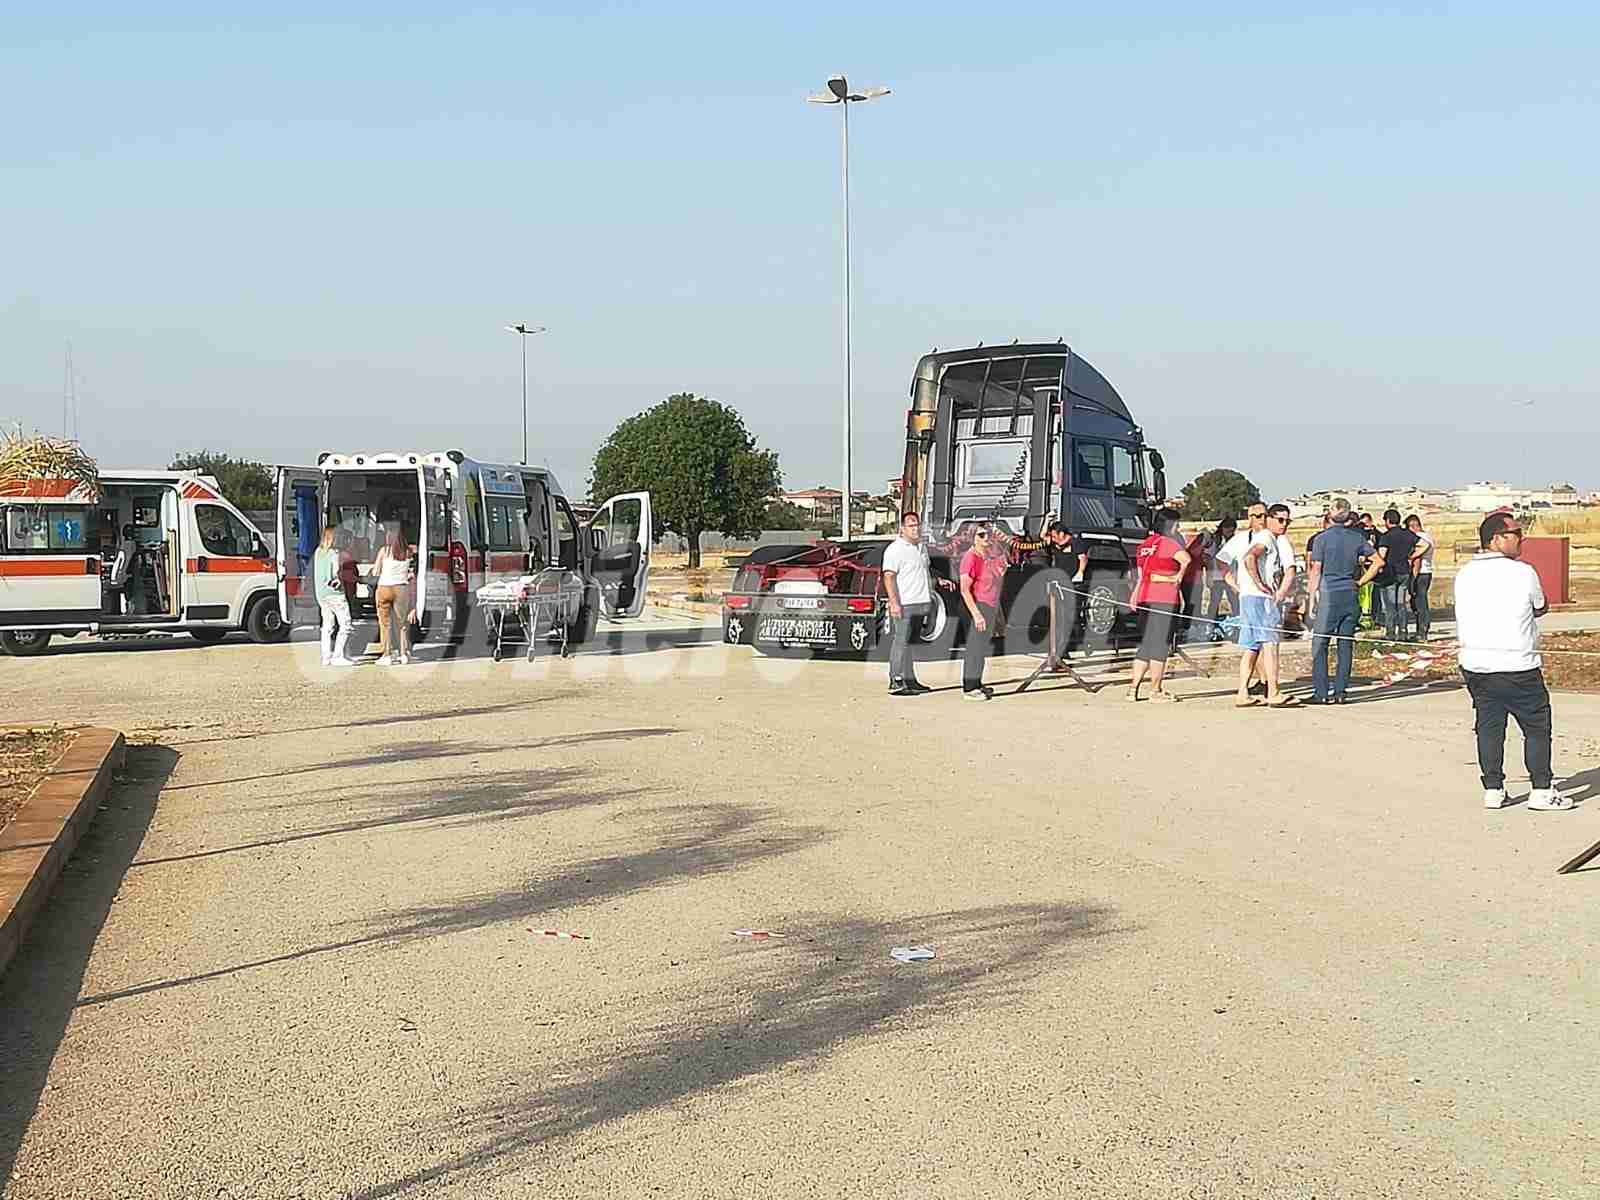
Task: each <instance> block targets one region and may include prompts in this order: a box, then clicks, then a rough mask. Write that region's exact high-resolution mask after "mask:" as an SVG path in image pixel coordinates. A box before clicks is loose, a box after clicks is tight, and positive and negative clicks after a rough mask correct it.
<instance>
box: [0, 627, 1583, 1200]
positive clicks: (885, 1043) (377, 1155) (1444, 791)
mask: <svg viewBox="0 0 1600 1200" xmlns="http://www.w3.org/2000/svg"><path fill="white" fill-rule="evenodd" d="M647 634H648V645H647V637H646V635H647ZM716 637H717V632H716V630H715V628H714V627H705V628H699V627H692V626H683V625H677V624H674V623H673V621H672V620H671V619H665V618H660V617H655V618H652V619H651V620H650V621H649V622H647V623H646V624H645V625H644V626H643V627H642V629H640V630H639V631H636V632H632V633H629V634H627V635H625V636H621V637H618V638H614V639H613V644H612V645H610V646H609V651H610V652H607V648H606V647H602V648H601V649H600V650H599V651H596V652H590V653H585V654H583V655H580V656H578V657H576V658H574V659H572V660H570V661H567V662H551V661H550V660H548V659H546V660H543V661H541V662H539V663H535V664H533V665H528V664H525V663H520V662H519V663H511V662H507V663H503V664H500V665H498V666H496V665H493V664H490V663H487V662H482V661H473V662H469V663H456V664H451V665H444V664H417V665H413V666H412V667H410V668H402V669H385V668H379V667H373V666H369V667H362V668H359V669H356V670H353V671H343V672H327V673H324V672H321V671H319V670H318V669H317V668H316V666H315V655H316V651H315V647H314V646H312V645H310V644H305V643H297V644H294V645H290V646H278V647H259V646H253V645H249V644H245V643H240V644H237V645H236V644H233V643H228V644H224V645H221V646H217V647H212V648H200V647H194V646H189V645H187V644H183V643H178V644H173V645H171V646H159V645H151V646H144V645H140V646H137V647H134V648H129V647H111V648H104V649H95V648H87V647H86V648H84V649H82V650H78V649H74V650H73V652H71V653H67V654H58V655H55V656H51V657H47V658H40V659H31V660H14V659H12V660H0V672H4V676H3V677H4V679H5V684H6V691H7V694H8V697H10V698H12V701H13V703H14V704H15V705H17V706H19V707H20V715H21V716H23V717H25V718H27V719H52V718H53V719H59V720H63V721H88V722H93V723H96V724H108V725H112V726H114V727H117V728H121V729H124V730H125V731H127V732H128V733H129V734H130V736H131V738H132V739H133V740H134V741H135V742H140V743H144V744H142V745H137V746H135V748H134V749H133V751H132V752H131V753H130V756H129V761H128V766H127V768H126V771H125V773H124V775H123V777H122V778H121V780H120V781H119V783H118V786H117V788H116V789H115V791H114V793H113V796H112V798H111V800H110V802H109V803H108V804H107V805H106V807H105V808H104V809H103V810H102V812H101V813H100V815H99V817H98V818H97V820H96V823H95V824H94V825H93V826H92V827H91V829H90V831H89V834H88V836H87V837H86V839H85V841H84V843H83V844H82V847H81V848H80V850H79V852H78V854H77V855H76V856H75V857H74V859H73V862H72V864H71V865H70V867H69V870H68V873H67V876H66V878H65V879H64V881H63V883H62V885H61V888H60V890H59V891H58V892H57V894H56V896H55V898H54V899H53V901H52V903H51V905H50V907H49V909H48V910H47V912H46V914H45V915H44V917H43V918H42V919H41V921H40V922H39V923H38V924H37V925H36V926H35V929H34V933H33V935H32V937H31V939H30V941H29V943H28V944H27V945H26V946H25V947H24V949H23V950H22V952H21V954H20V955H19V956H18V958H17V959H16V961H15V963H14V965H13V966H12V968H11V969H10V971H9V972H8V973H7V975H6V976H5V977H4V979H3V980H0V1063H5V1064H6V1067H5V1070H4V1071H3V1072H0V1179H3V1180H6V1183H5V1187H4V1193H3V1194H4V1195H5V1196H6V1197H8V1198H11V1200H45V1198H49V1200H69V1198H75V1197H85V1198H87V1197H94V1198H96V1200H103V1198H107V1197H140V1198H148V1197H169V1196H171V1197H189V1196H206V1197H218V1196H227V1197H257V1196H270V1197H277V1196H306V1197H319V1198H320V1197H353V1198H362V1200H369V1198H376V1197H385V1196H407V1197H411V1196H416V1197H436V1196H450V1197H523V1196H531V1195H539V1196H563V1197H566V1196H571V1197H580V1196H582V1197H588V1196H612V1195H614V1196H626V1197H634V1196H642V1195H652V1196H673V1197H706V1196H750V1197H756V1196H760V1197H767V1196H785V1197H790V1196H796V1197H811V1196H815V1197H838V1196H853V1195H859V1196H867V1195H871V1196H895V1197H901V1196H903V1197H952V1198H954V1197H971V1196H1006V1197H1011V1196H1052V1197H1054V1196H1063V1195H1071V1196H1075V1197H1108V1198H1109V1197H1119V1198H1120V1197H1127V1196H1145V1195H1148V1196H1173V1197H1178V1196H1182V1197H1218V1198H1221V1197H1228V1198H1233V1197H1273V1198H1275V1200H1283V1198H1302V1197H1303V1198H1311V1197H1317V1198H1327V1197H1341V1198H1343V1197H1367V1196H1372V1197H1378V1196H1384V1197H1388V1196H1402V1195H1403V1196H1405V1197H1408V1198H1413V1197H1441V1198H1443V1197H1449V1198H1450V1200H1459V1198H1460V1197H1463V1196H1472V1197H1475V1198H1481V1197H1512V1196H1515V1197H1524V1196H1526V1197H1535V1196H1539V1197H1543V1196H1549V1197H1564V1198H1565V1197H1574V1196H1577V1195H1580V1194H1585V1193H1587V1192H1588V1191H1589V1190H1590V1189H1592V1187H1593V1184H1594V1179H1595V1178H1596V1174H1597V1172H1600V1151H1597V1150H1596V1146H1597V1145H1600V1139H1597V1137H1596V1129H1595V1121H1594V1118H1593V1117H1591V1116H1590V1115H1589V1112H1588V1108H1589V1107H1590V1105H1591V1103H1592V1101H1593V1098H1594V1052H1595V1038H1594V1032H1593V1030H1594V1026H1593V1018H1594V1013H1595V1006H1596V1002H1597V1001H1600V982H1597V977H1596V970H1595V966H1596V963H1597V962H1600V953H1597V952H1600V925H1597V923H1596V922H1595V920H1594V902H1595V896H1596V893H1595V887H1596V885H1597V882H1600V873H1597V872H1594V871H1587V872H1583V873H1580V874H1577V875H1573V876H1565V877H1558V876H1556V875H1555V873H1554V871H1555V867H1556V866H1557V865H1559V864H1560V863H1561V862H1563V861H1565V860H1566V859H1567V858H1569V857H1571V856H1572V855H1573V854H1575V853H1576V852H1577V851H1578V850H1579V849H1581V848H1582V847H1583V846H1584V845H1587V844H1589V843H1590V842H1593V841H1594V840H1595V839H1596V838H1600V803H1596V802H1593V801H1591V802H1590V803H1588V804H1585V805H1583V806H1582V807H1581V808H1580V809H1579V811H1577V812H1576V813H1571V814H1536V813H1530V812H1527V811H1526V810H1525V809H1523V808H1522V807H1520V806H1517V807H1513V808H1509V809H1507V810H1504V811H1501V812H1485V811H1484V810H1483V809H1482V808H1481V807H1480V806H1479V799H1478V788H1477V780H1476V772H1475V767H1474V764H1473V762H1472V757H1473V756H1472V740H1471V718H1470V712H1469V709H1468V706H1467V702H1466V699H1465V696H1464V694H1463V693H1461V692H1460V691H1459V690H1455V689H1416V688H1407V689H1390V690H1386V691H1381V692H1372V693H1369V695H1368V696H1367V697H1364V698H1363V699H1364V701H1366V702H1362V703H1358V704H1352V705H1350V706H1347V707H1346V708H1343V709H1333V710H1317V711H1316V712H1312V711H1309V710H1305V711H1299V712H1267V711H1263V710H1252V711H1249V712H1239V711H1237V710H1235V709H1233V708H1232V706H1231V705H1230V704H1229V702H1228V699H1227V696H1226V695H1225V694H1224V693H1225V692H1226V690H1227V683H1226V681H1216V680H1204V679H1193V678H1190V679H1183V680H1180V681H1179V682H1178V683H1177V684H1176V689H1177V690H1179V691H1181V692H1183V693H1185V694H1187V695H1189V696H1190V697H1191V698H1190V700H1189V702H1188V703H1185V704H1182V705H1178V706H1171V707H1167V706H1157V705H1154V704H1148V703H1146V704H1141V705H1138V706H1134V705H1130V704H1128V703H1126V702H1125V701H1124V700H1123V699H1122V689H1121V688H1120V687H1116V686H1112V687H1108V688H1106V689H1105V690H1103V691H1101V692H1099V693H1098V694H1096V695H1088V694H1086V693H1084V692H1083V691H1080V690H1077V689H1074V688H1071V687H1067V686H1064V685H1061V684H1058V683H1056V682H1054V681H1051V682H1047V683H1045V684H1043V685H1040V686H1037V687H1035V688H1034V689H1033V690H1031V691H1029V692H1028V693H1026V694H1025V695H1022V696H1016V697H1001V698H1000V699H997V700H996V701H995V702H993V703H990V704H988V705H981V706H980V705H975V704H971V705H969V704H962V703H960V702H959V701H958V699H957V697H956V695H955V693H954V692H953V691H945V692H942V693H938V694H935V695H931V696H926V697H922V698H919V699H915V700H895V699H890V698H888V697H886V696H885V695H884V694H883V678H882V676H883V668H882V667H881V666H863V665H861V664H859V663H817V664H813V663H803V662H792V661H783V660H771V659H762V658H757V657H753V656H752V655H751V653H750V651H749V650H748V649H728V648H725V647H723V646H721V645H719V644H717V642H716ZM1026 666H1027V663H1026V661H1025V660H1007V661H1005V662H1002V663H998V664H994V665H993V666H992V667H991V671H990V676H991V679H1016V678H1019V677H1020V675H1021V674H1022V673H1023V670H1024V669H1025V667H1026ZM922 675H923V678H924V680H925V681H927V682H930V683H933V684H936V685H940V686H950V685H953V684H955V682H956V680H957V678H958V675H959V665H958V664H956V663H953V662H952V663H943V664H926V665H925V666H924V667H923V669H922ZM1106 678H1108V679H1109V678H1120V677H1117V676H1107V677H1106ZM1597 718H1600V697H1593V696H1559V697H1558V698H1557V702H1556V721H1557V728H1558V741H1557V761H1558V765H1559V767H1560V768H1561V769H1562V770H1563V771H1564V772H1565V773H1566V775H1567V776H1568V777H1569V778H1570V779H1571V780H1572V783H1571V786H1572V787H1574V788H1575V789H1576V790H1577V791H1578V792H1579V793H1580V794H1583V795H1593V794H1594V792H1595V791H1596V788H1597V787H1600V742H1597V741H1596V738H1595V736H1594V731H1595V730H1596V729H1600V721H1597ZM1509 757H1510V761H1511V762H1517V761H1519V760H1520V746H1518V745H1517V744H1515V738H1513V745H1512V747H1511V748H1510V756H1509ZM1514 777H1515V776H1514ZM1512 790H1513V791H1514V792H1516V793H1518V794H1520V793H1522V792H1525V791H1526V783H1525V780H1521V781H1519V782H1516V783H1514V784H1513V789H1512ZM748 928H757V929H762V928H764V929H771V930H775V931H779V932H781V933H783V934H784V935H785V936H784V937H782V938H773V939H771V940H766V941H752V940H747V939H739V938H735V937H733V936H731V935H730V931H732V930H735V929H748ZM543 929H562V930H569V931H576V932H580V933H583V934H586V935H588V937H589V939H590V940H587V941H576V940H558V939H554V938H547V937H544V936H542V935H540V934H538V933H531V932H529V931H530V930H543ZM920 943H925V944H928V945H931V946H932V947H934V949H935V951H936V954H937V957H936V958H935V959H934V960H933V961H931V962H927V963H917V964H907V965H902V964H899V963H896V962H894V961H892V960H891V959H890V958H889V950H890V948H891V947H893V946H897V945H906V944H920Z"/></svg>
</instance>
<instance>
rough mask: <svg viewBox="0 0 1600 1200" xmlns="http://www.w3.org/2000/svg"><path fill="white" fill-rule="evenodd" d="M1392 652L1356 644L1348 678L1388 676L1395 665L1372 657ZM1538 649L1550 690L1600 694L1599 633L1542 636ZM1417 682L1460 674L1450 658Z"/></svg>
mask: <svg viewBox="0 0 1600 1200" xmlns="http://www.w3.org/2000/svg"><path fill="white" fill-rule="evenodd" d="M1393 649H1395V647H1392V646H1388V645H1383V644H1380V643H1377V642H1367V641H1363V642H1358V643H1357V644H1356V654H1355V663H1354V665H1353V667H1352V669H1351V672H1350V675H1351V678H1352V679H1356V680H1360V681H1362V682H1368V683H1370V682H1372V681H1373V680H1376V679H1380V678H1382V677H1383V676H1385V675H1387V674H1388V673H1389V672H1390V671H1392V670H1394V669H1395V667H1396V665H1397V664H1396V663H1394V662H1386V661H1379V660H1376V659H1374V658H1373V654H1374V653H1375V652H1378V651H1389V650H1393ZM1407 649H1410V650H1420V649H1422V647H1421V646H1414V647H1407ZM1539 649H1540V650H1541V651H1543V652H1544V678H1545V682H1546V683H1547V684H1548V685H1549V686H1550V687H1551V688H1553V689H1555V690H1556V691H1562V692H1600V633H1548V634H1544V635H1542V636H1541V637H1540V638H1539ZM1419 678H1421V679H1426V680H1434V679H1454V680H1457V681H1459V680H1460V678H1461V671H1460V668H1459V667H1458V666H1457V665H1456V662H1455V659H1454V658H1453V657H1452V658H1447V659H1445V660H1443V661H1442V662H1440V663H1437V664H1435V665H1433V666H1430V667H1429V668H1428V669H1427V670H1426V671H1423V672H1421V673H1420V676H1419Z"/></svg>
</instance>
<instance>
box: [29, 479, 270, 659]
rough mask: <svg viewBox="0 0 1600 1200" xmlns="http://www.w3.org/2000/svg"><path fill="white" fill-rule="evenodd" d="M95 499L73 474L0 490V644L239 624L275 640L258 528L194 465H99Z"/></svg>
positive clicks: (202, 632) (38, 645)
mask: <svg viewBox="0 0 1600 1200" xmlns="http://www.w3.org/2000/svg"><path fill="white" fill-rule="evenodd" d="M100 482H101V489H102V494H101V496H100V497H99V499H98V500H96V499H92V498H91V497H90V496H89V495H88V494H87V493H85V492H84V491H83V490H82V489H81V488H80V487H79V486H78V485H76V484H75V483H74V482H73V481H71V480H64V479H54V480H36V481H31V482H28V483H25V484H15V485H11V486H10V487H8V488H7V489H6V490H4V491H0V516H3V525H0V648H4V649H5V650H6V651H7V652H8V653H11V654H16V655H29V654H40V653H43V652H44V651H45V650H46V649H47V648H48V647H49V645H50V641H51V639H52V638H54V637H71V636H73V635H76V634H82V633H87V634H91V635H101V634H132V633H152V632H167V633H175V632H187V633H189V634H192V635H193V636H194V637H195V638H196V639H197V640H199V641H202V642H208V643H209V642H217V641H221V640H222V639H223V638H224V637H226V636H227V635H228V633H229V632H231V631H233V630H236V629H243V630H245V631H246V632H247V633H249V634H250V636H251V637H253V638H254V639H255V640H256V641H258V642H275V641H280V640H282V639H283V638H284V637H286V636H287V634H288V626H287V625H286V624H285V623H284V621H283V619H282V617H281V616H280V615H279V612H280V610H279V607H278V596H277V590H278V589H277V583H278V580H277V574H276V571H275V569H274V564H273V561H272V556H271V554H270V553H269V551H268V549H267V546H266V542H265V540H264V539H263V538H262V536H261V533H260V531H258V530H257V529H256V527H255V526H254V525H252V524H251V523H250V521H249V519H248V518H246V517H245V515H244V514H243V513H241V512H240V511H239V510H238V509H237V508H235V507H234V506H233V505H232V504H230V503H229V502H228V501H227V500H226V499H224V498H223V495H222V491H221V489H220V488H219V487H218V486H217V481H216V480H215V479H213V478H211V477H210V476H209V475H200V474H196V473H195V472H192V471H103V472H101V475H100Z"/></svg>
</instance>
